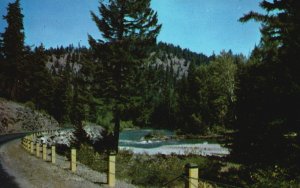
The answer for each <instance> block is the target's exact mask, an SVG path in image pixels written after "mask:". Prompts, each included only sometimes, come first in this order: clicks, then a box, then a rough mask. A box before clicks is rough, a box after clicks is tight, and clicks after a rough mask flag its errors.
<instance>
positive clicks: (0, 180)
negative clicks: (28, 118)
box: [0, 133, 26, 188]
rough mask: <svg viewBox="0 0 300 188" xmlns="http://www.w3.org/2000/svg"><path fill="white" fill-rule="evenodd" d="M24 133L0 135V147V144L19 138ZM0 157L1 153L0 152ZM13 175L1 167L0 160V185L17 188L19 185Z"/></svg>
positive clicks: (4, 187)
mask: <svg viewBox="0 0 300 188" xmlns="http://www.w3.org/2000/svg"><path fill="white" fill-rule="evenodd" d="M25 135H26V134H25V133H17V134H9V135H0V147H1V145H2V144H5V143H6V142H9V141H11V140H14V139H17V138H21V137H23V136H25ZM0 157H1V154H0ZM14 179H15V178H14V177H12V176H10V175H9V174H8V173H7V172H6V171H5V170H4V169H3V167H2V164H1V160H0V187H3V188H19V187H20V186H19V185H18V184H17V183H16V182H15V181H14Z"/></svg>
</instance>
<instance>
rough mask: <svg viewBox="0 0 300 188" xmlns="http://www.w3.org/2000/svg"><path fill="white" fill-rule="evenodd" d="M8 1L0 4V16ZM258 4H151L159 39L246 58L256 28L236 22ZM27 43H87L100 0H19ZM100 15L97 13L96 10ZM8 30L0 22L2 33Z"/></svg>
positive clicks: (162, 0) (243, 0)
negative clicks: (157, 21)
mask: <svg viewBox="0 0 300 188" xmlns="http://www.w3.org/2000/svg"><path fill="white" fill-rule="evenodd" d="M9 2H12V0H1V1H0V14H1V15H5V14H6V7H7V4H8V3H9ZM259 2H260V0H152V8H153V9H154V10H156V11H157V12H158V17H159V22H160V23H162V24H163V27H162V30H161V33H160V35H159V37H158V41H163V42H167V43H173V44H175V45H179V46H181V47H182V48H188V49H190V50H192V51H194V52H202V53H204V54H207V55H211V54H212V53H213V52H215V53H219V52H220V51H221V50H223V49H224V50H229V49H231V50H232V51H233V52H234V53H243V54H244V55H249V54H250V52H251V50H252V49H253V47H254V45H255V44H258V43H259V39H260V33H259V24H258V23H255V22H252V21H251V22H249V23H245V24H243V23H240V22H238V19H239V18H240V17H241V16H242V15H243V14H245V13H247V12H249V11H250V10H254V11H262V10H261V9H260V8H259ZM21 6H22V8H23V14H24V16H25V18H24V26H25V34H26V39H25V42H26V44H28V45H39V44H40V43H43V44H44V45H45V46H46V47H47V48H48V47H51V46H52V47H56V46H60V45H64V46H66V45H68V44H74V45H75V46H76V45H77V44H78V43H80V44H81V45H86V46H87V45H88V42H87V34H88V33H89V34H91V35H92V36H94V37H95V38H99V37H100V33H99V31H98V29H97V27H96V26H95V24H94V22H93V21H92V20H91V17H90V11H91V10H92V11H95V12H97V10H98V9H97V6H98V0H21ZM97 13H98V12H97ZM5 26H6V24H5V22H4V20H0V32H3V30H4V27H5Z"/></svg>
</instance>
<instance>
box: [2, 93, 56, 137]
mask: <svg viewBox="0 0 300 188" xmlns="http://www.w3.org/2000/svg"><path fill="white" fill-rule="evenodd" d="M57 128H58V122H57V121H56V120H55V119H54V118H52V117H51V116H49V115H46V114H43V113H40V112H37V111H34V110H32V109H30V108H29V107H25V106H23V105H20V104H18V103H15V102H11V101H7V100H4V99H1V98H0V134H6V133H16V132H24V131H39V130H49V129H57Z"/></svg>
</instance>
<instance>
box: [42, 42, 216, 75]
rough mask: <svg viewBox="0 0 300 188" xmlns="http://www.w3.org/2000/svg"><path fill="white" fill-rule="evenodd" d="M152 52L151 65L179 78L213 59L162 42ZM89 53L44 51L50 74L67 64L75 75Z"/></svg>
mask: <svg viewBox="0 0 300 188" xmlns="http://www.w3.org/2000/svg"><path fill="white" fill-rule="evenodd" d="M153 52H154V54H156V58H155V61H154V63H153V65H154V66H156V65H157V66H162V67H163V68H164V69H165V70H166V69H168V68H171V67H172V69H173V71H174V73H176V74H177V75H178V77H179V78H181V77H182V76H183V75H187V71H188V68H189V65H190V63H194V64H195V65H201V64H208V63H209V61H210V60H211V59H212V58H213V56H210V57H208V56H206V55H204V54H202V53H196V52H192V51H190V50H189V49H182V48H181V47H180V46H175V45H173V44H168V43H163V42H159V43H158V44H157V45H156V47H155V48H154V49H153ZM91 53H92V52H91V50H90V49H88V48H86V47H80V46H79V47H74V46H73V45H70V46H68V47H57V48H50V49H48V50H47V51H46V54H47V56H48V61H47V63H46V66H47V68H48V69H49V70H50V71H51V72H52V73H55V74H56V73H59V72H61V71H62V70H64V68H65V67H66V65H67V63H69V66H70V69H71V70H72V71H73V72H74V73H77V72H78V71H79V70H80V69H81V67H82V65H81V64H82V63H83V62H84V61H86V60H87V59H89V60H88V61H93V60H91V59H93V58H91V57H92V54H91Z"/></svg>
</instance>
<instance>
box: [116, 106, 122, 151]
mask: <svg viewBox="0 0 300 188" xmlns="http://www.w3.org/2000/svg"><path fill="white" fill-rule="evenodd" d="M114 120H115V127H114V138H115V139H114V142H115V143H114V146H115V152H116V153H118V152H119V135H120V121H121V120H120V110H119V108H118V106H117V107H116V109H115V117H114Z"/></svg>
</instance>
